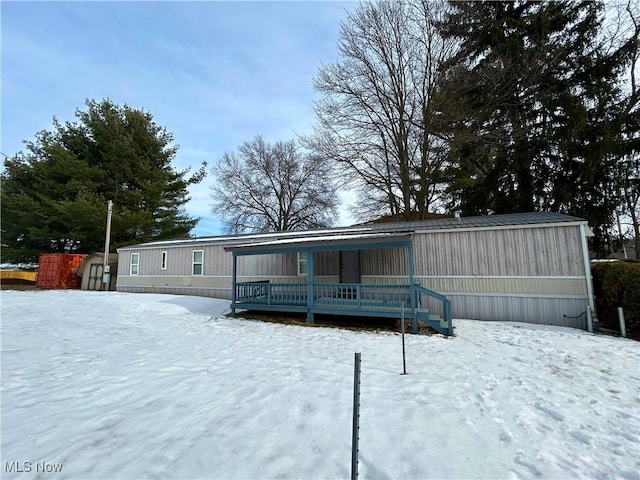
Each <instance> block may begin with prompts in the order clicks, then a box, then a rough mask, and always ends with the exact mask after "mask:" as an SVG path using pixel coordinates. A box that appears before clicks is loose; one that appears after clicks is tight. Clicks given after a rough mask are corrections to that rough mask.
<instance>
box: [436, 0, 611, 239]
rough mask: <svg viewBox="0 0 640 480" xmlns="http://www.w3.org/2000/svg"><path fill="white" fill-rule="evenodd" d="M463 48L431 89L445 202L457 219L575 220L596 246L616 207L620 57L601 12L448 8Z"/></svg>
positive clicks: (537, 5) (551, 7) (546, 6)
mask: <svg viewBox="0 0 640 480" xmlns="http://www.w3.org/2000/svg"><path fill="white" fill-rule="evenodd" d="M451 6H452V10H451V13H450V15H449V16H448V17H447V19H446V20H445V22H443V23H442V24H441V32H442V34H443V35H444V36H445V37H454V38H457V39H459V40H460V41H461V49H460V52H459V54H458V55H457V56H456V57H455V58H454V59H453V60H452V61H451V62H449V63H448V65H447V69H446V72H445V73H444V74H443V76H442V81H441V84H440V88H441V92H442V94H443V95H445V97H446V98H447V99H448V100H449V105H448V108H449V110H450V111H451V112H455V114H456V118H455V120H454V121H453V122H452V123H451V129H450V135H449V138H450V139H451V141H450V147H451V151H450V160H451V164H452V168H451V170H450V172H449V173H450V176H451V177H450V178H451V184H450V189H449V192H450V194H451V196H452V201H453V203H456V204H457V205H458V206H459V207H461V209H462V210H463V212H465V213H469V214H472V213H509V212H523V211H534V210H552V211H558V212H564V213H569V214H574V215H579V216H583V217H585V218H587V219H589V220H590V223H591V225H592V227H593V228H594V229H595V230H596V233H598V234H599V238H600V240H602V236H603V234H604V233H605V232H606V231H607V229H608V228H609V226H610V225H611V222H612V214H613V211H614V209H615V206H616V202H617V196H616V193H615V190H616V188H615V182H614V181H613V179H614V178H615V175H614V173H613V172H614V171H615V167H616V162H617V157H616V154H615V138H616V135H617V134H616V128H617V127H616V121H615V119H614V118H613V114H612V112H613V111H614V110H615V109H614V106H615V105H616V102H617V101H618V98H619V94H620V91H619V88H618V77H619V74H620V69H621V66H622V62H621V60H620V58H619V56H616V55H613V54H609V53H607V52H605V50H604V48H603V46H602V44H601V43H600V37H599V32H600V31H601V28H602V19H603V4H602V3H598V2H531V1H516V2H452V3H451Z"/></svg>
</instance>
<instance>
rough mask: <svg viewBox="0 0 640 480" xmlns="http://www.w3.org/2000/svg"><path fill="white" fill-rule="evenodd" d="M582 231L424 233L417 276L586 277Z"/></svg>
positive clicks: (416, 248) (416, 249)
mask: <svg viewBox="0 0 640 480" xmlns="http://www.w3.org/2000/svg"><path fill="white" fill-rule="evenodd" d="M580 241H581V240H580V228H579V227H578V226H570V227H565V226H562V227H545V228H535V229H534V228H514V229H509V230H507V229H502V230H479V231H462V232H445V233H441V232H437V233H422V234H417V235H416V236H415V243H414V257H415V272H416V275H445V276H446V275H492V276H496V275H513V276H559V275H560V276H584V265H583V260H582V252H581V250H580V244H581V243H580Z"/></svg>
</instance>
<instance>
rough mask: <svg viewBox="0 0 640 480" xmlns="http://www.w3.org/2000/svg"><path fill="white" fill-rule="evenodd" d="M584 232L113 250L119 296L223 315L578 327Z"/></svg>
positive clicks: (552, 229) (405, 232)
mask: <svg viewBox="0 0 640 480" xmlns="http://www.w3.org/2000/svg"><path fill="white" fill-rule="evenodd" d="M589 234H590V230H589V227H588V225H587V222H586V221H585V220H583V219H581V218H577V217H571V216H567V215H562V214H557V213H549V212H540V213H523V214H509V215H491V216H482V217H457V218H446V219H436V220H424V221H411V222H397V223H384V224H378V223H372V224H362V225H356V226H352V227H340V228H332V229H326V230H313V231H305V232H277V233H268V234H246V235H233V236H218V237H207V238H188V239H181V240H173V241H158V242H151V243H144V244H139V245H131V246H127V247H123V248H120V249H118V254H119V256H118V259H119V260H118V279H117V287H116V288H117V290H118V291H122V292H154V293H172V294H188V295H202V296H210V297H218V298H226V299H229V300H230V302H231V304H230V307H231V310H232V311H234V312H235V311H236V310H247V309H251V310H267V311H282V312H285V311H294V312H305V313H306V314H307V319H308V321H310V322H312V321H313V318H314V315H315V314H334V315H359V316H381V317H391V318H400V316H401V315H406V317H407V318H411V319H412V320H413V326H414V328H415V327H416V325H417V324H418V322H419V321H423V322H424V323H427V324H429V325H431V326H432V327H434V328H436V329H437V330H439V331H441V332H443V333H445V334H451V333H452V331H453V326H452V323H451V318H452V317H455V318H468V319H478V320H502V321H519V322H529V323H542V324H551V325H561V326H570V327H576V328H586V318H585V317H586V315H585V312H586V311H587V308H591V309H593V294H592V287H591V273H590V268H589V257H588V249H587V235H589Z"/></svg>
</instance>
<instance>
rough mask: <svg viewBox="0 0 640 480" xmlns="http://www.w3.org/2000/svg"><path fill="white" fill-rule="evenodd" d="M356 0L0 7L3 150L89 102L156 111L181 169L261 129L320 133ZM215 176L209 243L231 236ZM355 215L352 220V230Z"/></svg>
mask: <svg viewBox="0 0 640 480" xmlns="http://www.w3.org/2000/svg"><path fill="white" fill-rule="evenodd" d="M356 6H357V4H356V3H354V2H337V1H318V2H308V1H297V2H294V1H289V2H241V1H233V2H217V1H216V2H214V1H210V2H204V1H200V2H145V1H140V2H57V1H52V2H14V1H2V2H0V9H1V11H0V12H1V23H2V33H1V40H2V45H1V48H2V50H1V52H2V71H1V81H2V84H1V86H2V104H1V106H0V110H1V137H0V151H1V152H2V153H3V154H5V155H8V156H13V155H14V154H15V153H17V152H18V151H20V150H23V149H24V144H23V141H25V140H32V139H33V138H34V136H35V134H36V132H38V131H40V130H43V129H50V128H51V126H52V118H53V117H54V116H55V117H56V118H57V119H58V120H61V121H66V120H74V114H75V111H76V109H77V108H80V109H84V108H85V100H86V99H88V98H89V99H94V100H97V101H100V100H102V99H104V98H109V99H111V100H112V101H114V102H115V103H117V104H125V103H126V104H127V105H129V106H131V107H134V108H143V109H145V110H147V111H149V112H150V113H151V114H152V115H153V117H154V120H155V121H156V123H157V124H159V125H162V126H165V127H166V128H167V130H168V131H169V132H171V133H173V135H174V139H175V143H177V144H178V145H180V149H179V151H178V155H177V157H176V159H175V160H174V166H175V168H176V169H183V168H186V167H189V166H192V167H193V169H194V170H195V169H197V168H198V166H199V165H200V163H201V162H202V161H203V160H206V161H207V162H208V164H209V167H208V170H209V171H210V169H211V166H212V165H213V164H214V163H215V162H216V161H217V160H218V159H220V157H221V156H222V154H223V153H224V152H232V151H235V150H236V149H237V147H238V146H239V145H240V144H242V143H243V142H244V141H246V140H249V139H251V138H253V137H254V136H255V135H257V134H260V135H263V136H264V137H265V139H266V140H268V141H277V140H289V139H293V138H295V136H296V134H304V133H310V132H311V131H312V124H313V100H314V98H317V94H316V93H315V92H314V91H313V88H312V81H313V77H314V75H315V74H316V72H317V70H318V68H319V67H320V65H321V64H322V63H328V62H332V61H334V60H335V59H336V54H337V49H336V46H337V41H338V34H339V29H340V22H341V21H342V20H344V19H345V18H346V15H347V12H348V11H350V10H353V9H354V8H356ZM212 181H213V178H212V177H211V175H208V176H207V178H206V179H205V180H204V181H203V183H202V184H201V185H198V186H194V187H192V188H191V189H190V195H191V197H192V200H191V201H190V202H189V203H188V204H187V206H186V209H187V211H188V213H189V214H191V215H193V216H197V217H201V218H202V220H201V221H200V223H199V225H198V227H196V229H195V230H194V231H193V233H194V234H196V235H198V236H203V235H215V234H219V233H221V223H220V222H219V221H218V220H217V219H216V218H214V217H213V216H212V214H211V213H210V193H209V186H210V184H211V182H212ZM345 221H348V218H347V217H345V216H343V217H341V223H344V222H345Z"/></svg>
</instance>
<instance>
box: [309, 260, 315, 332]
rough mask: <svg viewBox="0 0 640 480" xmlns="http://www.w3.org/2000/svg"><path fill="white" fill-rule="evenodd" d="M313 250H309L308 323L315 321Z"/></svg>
mask: <svg viewBox="0 0 640 480" xmlns="http://www.w3.org/2000/svg"><path fill="white" fill-rule="evenodd" d="M313 277H314V265H313V250H307V323H313V280H314V278H313Z"/></svg>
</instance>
